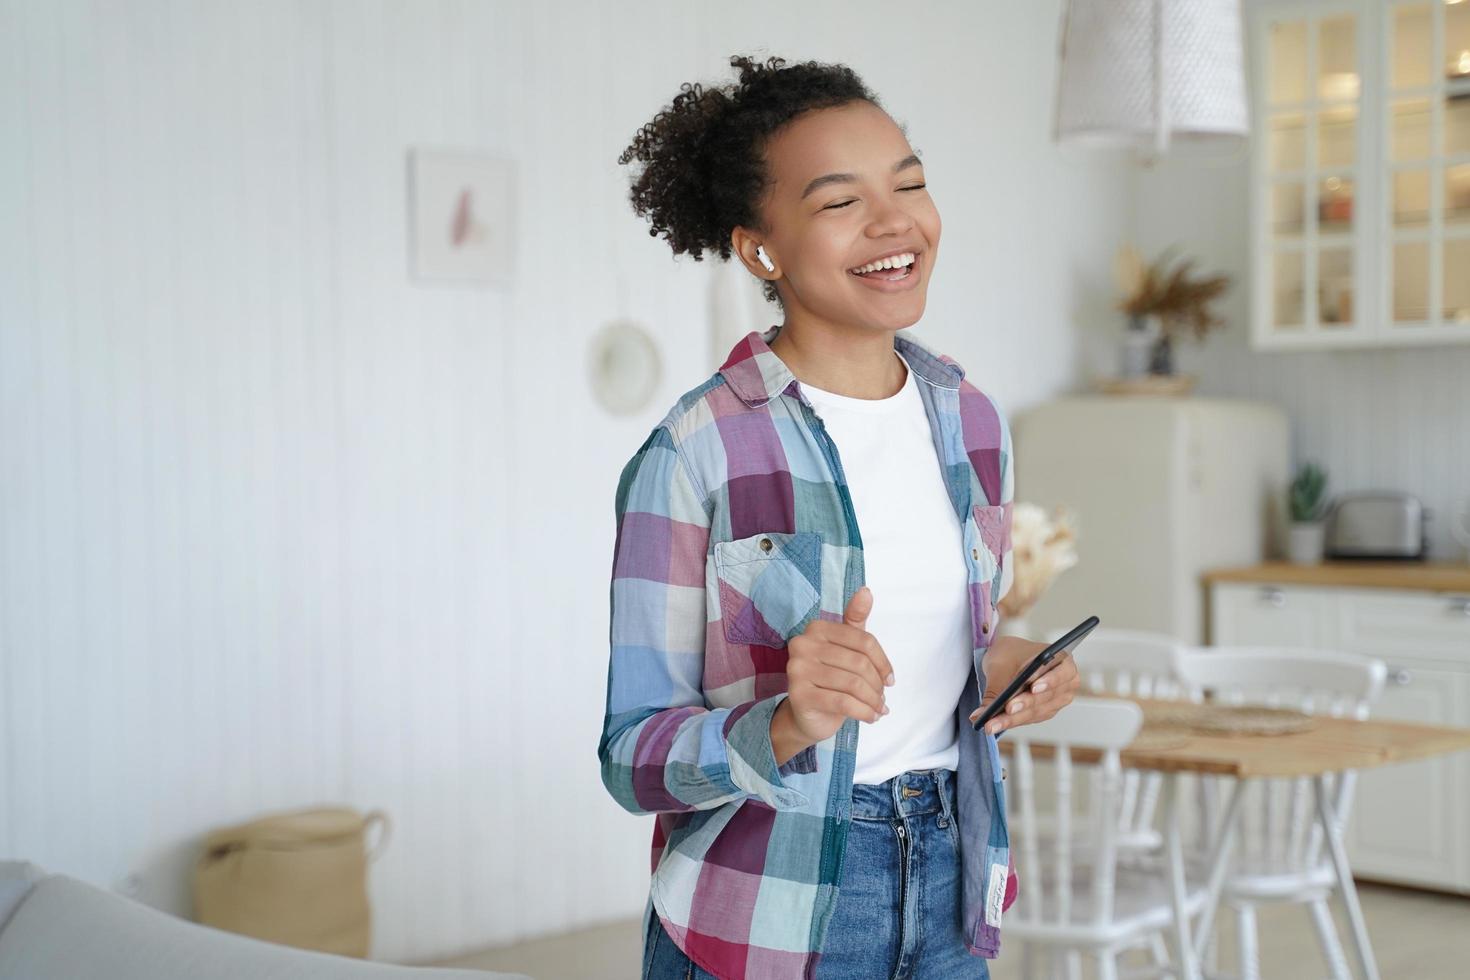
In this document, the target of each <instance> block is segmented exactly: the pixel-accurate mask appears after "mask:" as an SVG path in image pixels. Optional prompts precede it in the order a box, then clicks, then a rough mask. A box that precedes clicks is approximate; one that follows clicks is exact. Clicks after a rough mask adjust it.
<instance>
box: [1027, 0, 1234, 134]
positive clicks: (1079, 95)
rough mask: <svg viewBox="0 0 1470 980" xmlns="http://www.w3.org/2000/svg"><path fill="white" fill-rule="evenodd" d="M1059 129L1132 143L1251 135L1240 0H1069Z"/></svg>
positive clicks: (1064, 27)
mask: <svg viewBox="0 0 1470 980" xmlns="http://www.w3.org/2000/svg"><path fill="white" fill-rule="evenodd" d="M1060 71H1061V73H1060V78H1059V80H1058V89H1057V106H1056V120H1055V132H1054V136H1055V138H1056V140H1057V142H1059V143H1079V144H1081V143H1095V144H1108V145H1115V146H1134V147H1141V148H1146V149H1152V150H1153V151H1154V152H1156V153H1162V152H1163V151H1164V150H1165V149H1166V148H1167V147H1168V146H1169V143H1170V141H1171V140H1182V141H1185V142H1223V143H1229V144H1232V145H1235V144H1239V143H1240V142H1241V141H1242V140H1243V138H1244V137H1246V136H1248V135H1249V133H1250V112H1249V109H1248V107H1247V103H1246V93H1245V61H1244V50H1243V48H1242V47H1241V15H1240V3H1239V0H1068V4H1067V13H1066V17H1065V19H1064V21H1063V24H1062V50H1061V70H1060Z"/></svg>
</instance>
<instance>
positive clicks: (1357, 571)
mask: <svg viewBox="0 0 1470 980" xmlns="http://www.w3.org/2000/svg"><path fill="white" fill-rule="evenodd" d="M1201 578H1202V579H1203V580H1204V581H1205V582H1206V583H1212V582H1258V583H1260V584H1262V585H1271V584H1281V585H1326V586H1338V587H1348V588H1359V589H1417V590H1419V591H1426V592H1464V593H1470V564H1465V563H1463V562H1421V561H1404V562H1393V561H1324V562H1322V563H1321V564H1320V565H1295V564H1292V563H1291V562H1285V561H1268V562H1262V563H1261V564H1259V565H1251V566H1248V567H1243V568H1218V569H1211V570H1210V571H1207V572H1205V573H1204V574H1203V575H1202V576H1201Z"/></svg>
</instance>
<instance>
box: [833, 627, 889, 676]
mask: <svg viewBox="0 0 1470 980" xmlns="http://www.w3.org/2000/svg"><path fill="white" fill-rule="evenodd" d="M823 635H824V638H825V639H826V640H827V641H828V642H830V643H836V644H839V645H841V646H844V647H847V648H848V649H849V650H856V651H857V652H858V653H861V654H862V655H863V656H865V657H867V658H868V659H869V660H871V661H873V666H874V667H876V668H877V669H878V676H879V677H882V678H883V682H884V683H885V684H888V685H890V686H891V685H892V684H893V681H894V677H893V664H892V663H891V662H890V661H889V659H888V654H886V653H884V652H883V644H881V643H879V642H878V638H877V637H876V636H874V635H873V634H872V633H869V632H868V631H867V630H861V629H858V628H857V627H855V626H850V625H848V624H847V623H833V624H831V627H830V628H829V629H827V630H826V631H825V632H824V634H823Z"/></svg>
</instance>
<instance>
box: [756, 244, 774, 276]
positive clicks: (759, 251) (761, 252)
mask: <svg viewBox="0 0 1470 980" xmlns="http://www.w3.org/2000/svg"><path fill="white" fill-rule="evenodd" d="M755 257H756V258H758V259H760V260H761V265H763V266H765V267H766V271H767V272H775V271H776V263H774V262H772V261H771V258H770V256H768V255H767V254H766V247H765V246H764V245H757V246H756V247H755Z"/></svg>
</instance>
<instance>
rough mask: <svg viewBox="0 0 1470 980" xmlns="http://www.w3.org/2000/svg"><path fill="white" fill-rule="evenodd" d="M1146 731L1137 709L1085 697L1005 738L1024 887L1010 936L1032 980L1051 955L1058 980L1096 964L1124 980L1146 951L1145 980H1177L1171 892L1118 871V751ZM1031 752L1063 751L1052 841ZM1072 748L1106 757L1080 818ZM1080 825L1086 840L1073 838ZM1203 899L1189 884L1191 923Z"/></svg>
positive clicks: (1147, 875)
mask: <svg viewBox="0 0 1470 980" xmlns="http://www.w3.org/2000/svg"><path fill="white" fill-rule="evenodd" d="M1142 724H1143V712H1142V711H1141V710H1140V709H1139V707H1138V706H1137V705H1136V704H1131V703H1129V702H1126V701H1117V700H1112V699H1102V698H1089V697H1085V696H1083V697H1077V698H1074V699H1073V701H1072V703H1071V704H1070V705H1068V706H1067V707H1066V708H1065V709H1064V710H1062V711H1060V712H1058V713H1057V714H1056V716H1055V717H1053V718H1051V719H1049V720H1047V721H1044V722H1038V723H1036V724H1033V725H1022V726H1020V727H1017V728H1014V729H1008V730H1007V731H1006V732H1005V734H1004V735H1003V736H1002V738H1003V739H1004V740H1007V741H1008V742H1009V743H1010V748H1009V751H1010V752H1011V756H1012V758H1011V761H1010V770H1011V779H1010V783H1009V786H1008V791H1009V792H1010V793H1011V794H1013V795H1012V796H1011V797H1010V805H1009V806H1008V810H1009V813H1010V819H1011V828H1010V829H1011V835H1012V842H1011V846H1012V853H1013V856H1014V857H1015V861H1016V873H1017V875H1018V876H1019V878H1020V894H1019V896H1018V900H1017V902H1016V905H1015V906H1014V907H1012V909H1011V910H1010V911H1009V913H1008V914H1007V918H1006V924H1005V931H1006V936H1007V938H1008V939H1010V940H1012V941H1017V942H1020V943H1021V948H1022V970H1023V975H1024V976H1026V977H1027V978H1030V977H1033V976H1035V975H1036V974H1035V972H1034V966H1035V959H1036V954H1037V953H1038V952H1039V951H1041V950H1043V949H1049V950H1050V952H1051V957H1050V960H1049V969H1048V971H1047V972H1048V975H1050V976H1058V975H1061V976H1065V977H1068V978H1069V980H1078V978H1080V976H1081V967H1082V958H1083V957H1084V956H1087V957H1090V958H1091V959H1093V960H1094V961H1095V963H1096V966H1097V976H1098V977H1099V980H1116V978H1117V977H1118V976H1119V973H1118V961H1117V957H1118V954H1119V953H1120V952H1122V951H1123V950H1126V949H1129V948H1132V947H1135V946H1139V945H1148V946H1150V948H1151V949H1152V950H1153V952H1154V964H1155V965H1154V966H1153V967H1152V968H1149V969H1147V970H1146V971H1144V972H1142V973H1138V974H1137V975H1140V976H1160V975H1172V973H1171V970H1170V967H1169V965H1168V962H1167V954H1165V953H1163V949H1164V946H1163V942H1162V937H1163V933H1164V930H1166V929H1169V928H1171V927H1172V926H1173V923H1174V919H1173V915H1174V912H1173V905H1172V903H1171V896H1170V892H1169V886H1168V882H1167V880H1166V878H1165V876H1163V875H1160V874H1158V873H1157V872H1153V871H1140V870H1135V869H1132V868H1129V867H1127V866H1120V865H1119V863H1118V860H1117V858H1118V839H1119V826H1120V823H1119V817H1118V814H1119V807H1120V805H1121V784H1122V782H1123V774H1122V768H1121V766H1120V765H1119V762H1118V751H1119V749H1121V748H1122V747H1123V746H1125V745H1127V744H1128V743H1129V742H1130V741H1132V740H1133V738H1134V736H1135V735H1137V733H1138V730H1139V727H1140V726H1141V725H1142ZM1033 743H1045V744H1047V745H1050V746H1054V747H1055V757H1054V761H1053V763H1052V765H1051V766H1050V768H1051V770H1052V773H1053V776H1054V779H1053V783H1054V786H1053V788H1054V791H1055V798H1056V802H1057V806H1056V810H1055V821H1056V827H1055V833H1054V834H1053V833H1046V834H1043V833H1041V832H1040V831H1041V829H1042V828H1040V827H1039V826H1038V817H1037V807H1036V789H1037V786H1036V782H1037V773H1036V767H1035V766H1034V765H1033V759H1032V752H1031V746H1032V744H1033ZM1074 748H1076V749H1083V748H1086V749H1096V750H1100V751H1101V752H1102V755H1103V757H1102V759H1101V761H1100V763H1098V764H1097V766H1096V768H1097V770H1098V771H1099V773H1100V779H1099V780H1098V788H1097V790H1096V791H1095V792H1092V793H1089V794H1088V795H1089V801H1088V806H1087V808H1086V810H1085V812H1083V813H1080V814H1074V809H1073V802H1072V788H1073V769H1074V765H1073V762H1072V755H1071V750H1072V749H1074ZM1077 768H1085V769H1089V770H1090V769H1092V768H1093V766H1091V765H1088V766H1078V767H1077ZM1074 819H1075V820H1076V821H1077V822H1078V826H1079V829H1080V830H1081V831H1083V833H1081V834H1078V835H1074V833H1073V827H1072V823H1073V821H1074ZM1204 898H1205V895H1204V889H1203V887H1202V885H1201V884H1200V883H1198V882H1193V881H1186V894H1185V902H1184V904H1185V909H1186V913H1187V915H1189V916H1190V917H1193V916H1194V915H1195V914H1196V913H1198V911H1199V910H1200V909H1201V907H1202V906H1203V904H1204ZM1161 956H1162V959H1163V961H1162V962H1161V961H1160V960H1161ZM1059 968H1060V969H1059ZM1130 975H1132V974H1130Z"/></svg>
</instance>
